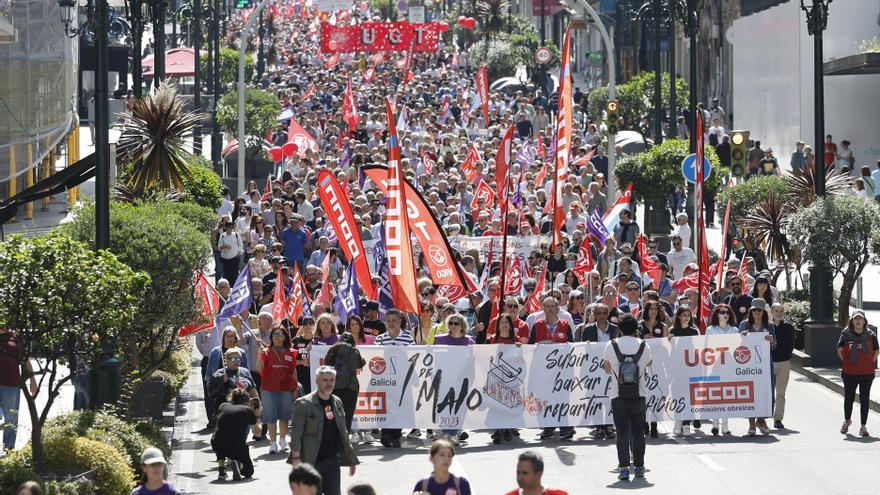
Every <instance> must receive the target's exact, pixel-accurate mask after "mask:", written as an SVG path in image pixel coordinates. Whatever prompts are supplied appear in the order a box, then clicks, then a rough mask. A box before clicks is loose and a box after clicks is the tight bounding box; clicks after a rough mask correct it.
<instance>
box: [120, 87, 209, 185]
mask: <svg viewBox="0 0 880 495" xmlns="http://www.w3.org/2000/svg"><path fill="white" fill-rule="evenodd" d="M204 117H205V115H204V114H199V113H195V112H189V111H186V110H184V108H183V100H182V99H180V98H178V97H177V91H176V90H175V89H174V87H173V86H169V85H167V84H165V83H162V84H161V85H160V86H159V88H157V89H154V90H153V91H152V92H151V93H150V94H149V95H147V96H145V97H143V98H136V99H135V100H134V102H133V103H132V106H131V113H129V114H125V116H124V117H123V119H122V125H121V129H122V135H121V136H120V138H119V145H118V147H117V150H118V153H119V155H120V159H121V160H122V161H123V162H129V163H131V164H132V170H131V175H130V177H129V181H128V185H129V187H130V188H131V189H132V191H133V192H134V193H135V194H136V195H137V194H143V193H145V192H147V191H150V190H155V189H170V188H174V189H177V190H178V191H180V190H183V180H184V179H185V178H187V177H188V176H189V167H188V162H189V157H190V154H189V153H188V152H186V151H185V150H184V148H183V146H184V141H185V139H186V138H187V137H189V136H191V135H192V133H193V129H195V127H196V126H197V125H199V123H200V121H201V119H202V118H204Z"/></svg>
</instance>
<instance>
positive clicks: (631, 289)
mask: <svg viewBox="0 0 880 495" xmlns="http://www.w3.org/2000/svg"><path fill="white" fill-rule="evenodd" d="M626 290H628V291H630V292H638V291H639V288H638V287H628V288H627V289H626Z"/></svg>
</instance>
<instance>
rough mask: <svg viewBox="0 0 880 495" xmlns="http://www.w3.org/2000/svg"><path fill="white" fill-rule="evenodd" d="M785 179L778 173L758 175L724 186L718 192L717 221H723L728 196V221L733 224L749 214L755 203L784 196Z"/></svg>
mask: <svg viewBox="0 0 880 495" xmlns="http://www.w3.org/2000/svg"><path fill="white" fill-rule="evenodd" d="M786 191H787V189H786V186H785V180H784V179H783V178H782V177H780V176H778V175H760V176H758V177H752V178H751V179H749V180H747V181H744V182H740V183H739V184H736V185H735V186H731V187H726V188H724V189H723V190H721V191H719V193H718V204H719V205H721V208H718V221H719V222H723V221H724V216H723V215H724V205H726V204H727V198H730V222H731V225H735V224H736V223H737V222H739V221H740V220H742V219H744V218H746V217H747V216H749V214H750V213H752V211H753V210H754V209H755V205H756V204H759V203H762V202H763V201H764V200H766V199H767V198H769V197H771V196H777V197H784V196H785V194H786Z"/></svg>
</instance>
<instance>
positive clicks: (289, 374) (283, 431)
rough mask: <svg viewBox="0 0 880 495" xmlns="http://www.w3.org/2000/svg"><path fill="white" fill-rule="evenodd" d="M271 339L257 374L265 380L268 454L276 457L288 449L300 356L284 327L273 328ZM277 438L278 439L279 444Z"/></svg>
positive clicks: (264, 412) (260, 359) (261, 358)
mask: <svg viewBox="0 0 880 495" xmlns="http://www.w3.org/2000/svg"><path fill="white" fill-rule="evenodd" d="M270 339H271V341H272V345H271V346H269V347H267V348H265V349H263V350H262V351H260V353H259V354H258V355H257V372H259V373H260V375H261V377H262V379H263V380H262V381H263V383H262V391H261V397H262V400H263V422H264V423H266V424H267V425H269V442H270V443H269V453H270V454H275V453H278V452H284V451H285V450H286V449H287V425H288V421H290V415H291V414H292V412H293V399H294V397H295V396H296V390H297V385H298V383H297V376H296V359H297V357H298V355H297V352H296V350H294V349H293V348H292V345H291V342H290V334H288V333H287V330H285V329H284V327H281V326H275V327H273V328H272V333H271V334H270ZM276 434H277V436H278V437H279V438H278V442H277V443H276Z"/></svg>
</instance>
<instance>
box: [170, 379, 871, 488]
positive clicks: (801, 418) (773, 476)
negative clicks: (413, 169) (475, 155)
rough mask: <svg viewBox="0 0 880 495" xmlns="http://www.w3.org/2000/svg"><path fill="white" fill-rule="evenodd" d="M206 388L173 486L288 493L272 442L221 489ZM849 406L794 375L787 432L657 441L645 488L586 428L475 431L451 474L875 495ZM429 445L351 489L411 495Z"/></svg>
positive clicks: (346, 480)
mask: <svg viewBox="0 0 880 495" xmlns="http://www.w3.org/2000/svg"><path fill="white" fill-rule="evenodd" d="M197 370H198V368H196V371H197ZM197 380H198V377H197V373H196V374H195V375H194V378H192V379H191V380H190V383H188V384H187V386H186V387H185V388H184V391H183V392H182V395H181V405H182V410H183V411H184V415H183V416H180V417H178V422H177V424H176V426H175V445H174V448H175V453H174V458H173V459H172V464H171V465H170V466H169V471H170V476H171V478H170V479H171V481H172V483H174V484H175V485H176V486H177V488H178V489H180V490H181V491H182V492H183V493H186V494H202V493H211V494H218V495H220V494H235V495H238V494H240V493H242V491H243V490H245V491H250V492H253V491H254V490H258V491H259V492H260V493H272V494H282V493H287V492H288V491H289V488H288V486H287V473H288V472H289V469H290V466H289V465H288V464H286V463H285V458H286V456H284V455H280V454H277V455H276V454H273V455H269V454H268V450H269V445H268V442H263V443H259V444H254V443H251V457H252V458H253V459H254V460H255V465H256V474H255V476H254V478H253V479H252V480H251V481H242V482H237V483H236V482H231V481H227V482H218V481H216V478H217V475H216V473H217V471H216V463H214V462H213V458H214V457H213V454H212V452H211V448H210V433H208V432H206V431H200V430H201V429H202V428H203V427H204V425H205V424H206V419H205V413H204V408H203V406H202V403H201V384H200V383H199V382H198V381H197ZM842 403H843V398H842V397H841V396H840V395H838V394H836V393H834V392H832V391H830V390H828V389H826V388H825V387H823V386H822V385H819V384H816V383H813V382H811V381H810V380H808V379H807V378H805V377H804V376H803V375H800V374H798V373H795V372H792V379H791V383H790V385H789V389H788V393H787V406H786V417H785V425H786V427H787V428H788V429H786V430H783V431H777V430H771V435H770V436H768V437H762V436H760V435H759V436H757V437H753V438H746V437H744V436H743V435H744V434H745V432H746V429H747V428H748V424H747V422H746V420H745V419H738V420H731V421H730V428H731V431H732V432H733V436H730V437H712V436H711V434H710V432H709V429H710V426H709V425H707V424H705V423H704V425H703V427H702V432H698V433H697V434H696V435H695V436H692V437H689V438H687V439H675V438H672V437H671V436H667V437H665V438H664V437H662V436H661V438H660V439H657V440H650V439H649V440H648V447H647V454H646V462H645V464H646V467H647V470H648V472H647V475H646V477H645V479H644V480H637V481H631V482H619V481H617V479H616V472H615V466H616V464H617V462H616V450H615V445H614V443H613V442H612V441H610V440H602V441H596V440H593V439H592V438H590V437H589V436H588V433H589V430H588V429H587V428H579V429H578V431H577V435H576V437H575V440H574V441H560V440H558V439H553V440H551V441H547V442H543V443H542V442H539V441H538V440H537V436H538V430H521V435H522V439H521V440H515V441H513V442H510V443H502V444H501V445H493V444H492V443H491V439H490V438H489V434H490V432H487V431H478V432H470V434H471V436H470V438H469V439H468V440H467V441H466V442H465V443H463V445H462V446H460V447H459V448H458V450H457V452H456V456H455V458H454V460H453V465H452V472H453V473H455V474H457V475H463V476H465V477H467V478H468V480H470V482H471V487H472V488H473V489H474V493H475V494H490V495H495V494H503V493H506V492H507V491H509V490H511V489H513V488H515V487H516V475H515V466H516V457H517V455H518V454H519V453H520V452H522V451H523V450H525V449H533V450H536V451H538V452H539V453H541V455H543V456H544V462H545V464H546V468H545V473H544V486H545V487H554V488H563V489H566V490H568V492H569V493H570V494H572V495H575V494H587V493H607V492H610V491H612V490H616V489H635V488H649V489H650V490H651V493H713V494H727V493H730V494H734V493H737V494H739V493H772V492H779V491H784V492H785V493H846V494H857V493H874V492H876V489H875V488H874V487H873V486H872V484H871V483H870V482H869V483H866V482H865V476H869V477H870V475H869V474H868V473H873V472H874V471H875V469H876V460H877V459H878V458H880V457H878V454H880V445H878V443H877V442H878V441H880V439H878V438H875V437H868V438H860V437H858V436H854V435H852V434H851V435H848V436H846V437H843V436H842V435H840V433H839V428H840V424H841V422H842V416H843V414H842ZM857 407H858V406H856V408H857ZM868 427H869V431H872V432H873V431H874V429H877V428H880V415H878V414H877V413H874V412H872V413H871V416H870V419H869V422H868ZM872 427H873V429H872ZM671 428H672V424H671V423H666V424H661V425H660V430H661V432H669V431H670V430H671ZM878 431H880V430H878ZM423 433H424V432H423ZM851 433H857V428H855V429H852V430H851ZM429 445H430V444H429V442H427V441H425V440H424V439H420V440H418V441H414V440H404V448H402V449H399V450H386V449H383V448H382V447H381V446H379V444H378V442H375V443H374V444H373V446H371V447H361V448H360V450H359V453H358V455H359V456H360V460H361V465H360V466H358V471H357V474H356V475H355V476H354V477H349V476H348V475H347V473H344V474H343V476H342V479H343V488H345V487H347V486H348V485H350V484H352V483H354V482H355V481H366V482H369V483H371V484H373V486H374V487H375V488H376V490H377V492H378V493H380V494H407V495H409V494H410V493H412V487H413V486H414V485H415V484H416V482H417V481H418V480H419V479H421V478H422V477H424V476H426V475H427V474H428V473H429V472H430V469H431V465H430V463H429V462H428V448H427V447H428V446H429ZM847 473H850V474H847ZM857 473H863V474H857Z"/></svg>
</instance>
